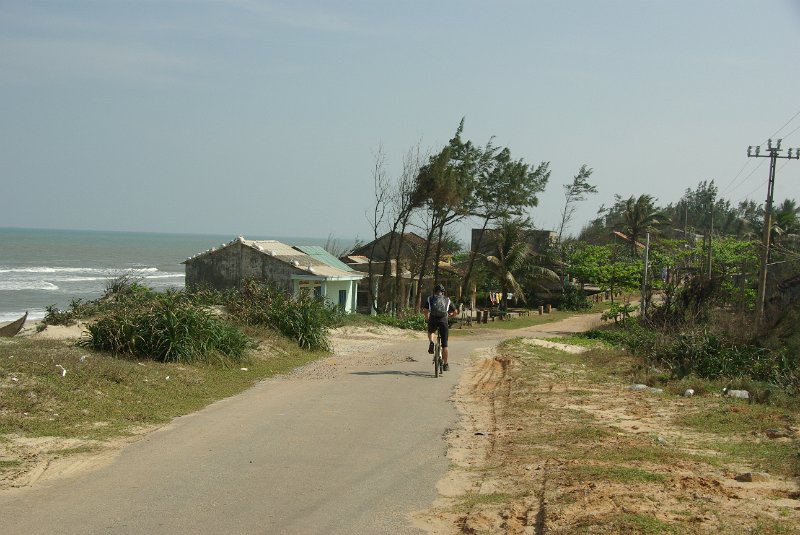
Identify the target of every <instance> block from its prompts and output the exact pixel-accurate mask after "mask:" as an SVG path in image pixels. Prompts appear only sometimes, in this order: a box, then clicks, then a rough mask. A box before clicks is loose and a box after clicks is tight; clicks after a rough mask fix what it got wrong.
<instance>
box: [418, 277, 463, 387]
mask: <svg viewBox="0 0 800 535" xmlns="http://www.w3.org/2000/svg"><path fill="white" fill-rule="evenodd" d="M422 313H423V314H424V315H425V321H427V322H428V342H429V344H428V353H430V354H433V334H434V333H435V332H436V330H437V329H438V330H439V336H440V337H441V340H442V362H443V363H444V365H443V366H442V370H444V371H447V370H449V369H450V366H448V365H447V356H448V351H447V334H448V331H449V328H450V325H449V324H448V322H447V319H448V318H450V317H452V316H455V315H456V314H458V309H457V308H456V307H455V305H453V302H452V301H450V298H449V297H447V296H446V295H444V286H442V285H441V284H437V285H436V286H434V287H433V295H430V296H428V298H427V299H426V300H425V302H424V303H422Z"/></svg>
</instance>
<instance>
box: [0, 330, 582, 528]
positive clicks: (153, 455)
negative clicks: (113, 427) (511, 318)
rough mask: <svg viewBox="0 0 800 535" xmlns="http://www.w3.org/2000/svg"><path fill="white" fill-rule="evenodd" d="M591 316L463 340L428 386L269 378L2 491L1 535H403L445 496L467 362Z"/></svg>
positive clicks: (421, 379)
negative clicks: (67, 472) (106, 460)
mask: <svg viewBox="0 0 800 535" xmlns="http://www.w3.org/2000/svg"><path fill="white" fill-rule="evenodd" d="M596 321H597V319H596V317H595V318H592V317H590V316H589V317H587V316H581V317H577V318H571V319H568V320H565V321H562V322H559V323H554V324H549V325H543V326H540V327H533V328H530V329H526V330H525V331H506V332H495V333H493V334H492V333H484V334H483V335H482V336H481V337H480V338H478V337H469V338H463V337H455V338H453V339H452V343H451V346H452V349H453V351H454V355H453V358H451V371H450V372H447V373H445V375H444V377H443V378H439V379H434V378H433V373H432V372H433V367H432V366H431V364H430V361H429V360H428V357H427V354H425V353H424V351H425V349H426V348H425V345H426V344H425V342H420V341H415V342H413V343H411V342H405V343H399V344H394V345H390V346H387V347H386V348H384V349H383V350H384V351H387V352H390V353H391V354H398V355H401V356H402V355H408V356H413V357H415V358H418V362H402V363H399V364H398V363H395V364H390V365H386V366H381V367H372V368H364V369H356V370H350V371H349V373H346V374H344V375H339V376H338V377H334V378H332V379H325V380H303V379H291V380H275V381H266V382H263V383H261V384H259V385H257V386H256V387H254V388H252V389H251V390H248V391H247V392H244V393H243V394H241V395H238V396H235V397H232V398H229V399H226V400H223V401H221V402H218V403H215V404H213V405H211V406H209V407H207V408H206V409H204V410H202V411H200V412H198V413H195V414H192V415H189V416H185V417H182V418H178V419H177V420H175V421H174V422H173V423H171V424H170V425H168V426H166V427H164V428H162V429H160V430H158V431H156V432H154V433H151V434H149V435H147V436H146V437H145V438H144V439H142V440H140V441H138V442H136V443H134V444H132V445H129V446H127V447H126V448H124V449H123V451H122V452H121V454H120V455H119V457H118V458H117V459H116V460H115V461H114V462H113V463H111V464H109V465H107V466H105V467H103V468H100V469H98V470H95V471H93V472H89V473H87V474H83V475H80V476H77V477H73V478H64V479H60V480H56V481H54V482H48V483H46V484H41V485H36V486H34V487H32V488H29V489H24V490H22V491H20V492H15V493H11V494H5V495H0V532H1V533H3V534H26V535H34V534H40V533H41V534H51V533H58V534H141V533H147V534H167V533H168V534H183V533H186V534H215V535H216V534H258V533H264V534H273V533H274V534H306V533H315V534H316V533H325V534H336V533H342V534H345V533H346V534H360V533H364V534H381V533H386V534H404V533H420V532H419V531H418V530H416V529H413V528H412V527H410V525H409V523H408V517H407V515H408V513H410V512H412V511H416V510H420V509H426V508H427V507H429V506H430V504H431V503H432V502H433V500H434V499H435V498H436V491H435V488H436V482H437V481H438V480H439V479H440V478H441V477H442V476H443V475H444V474H445V472H446V471H447V468H448V462H447V459H446V457H445V453H446V451H445V443H444V441H443V440H442V435H443V433H444V432H445V430H446V429H447V428H449V427H453V426H455V425H456V417H457V415H456V411H455V409H454V407H453V405H452V404H451V403H449V402H448V399H449V397H450V395H451V391H452V389H453V386H454V385H455V384H456V383H457V381H458V376H459V375H460V372H461V371H463V370H464V368H465V366H464V364H465V363H466V362H467V361H468V360H469V357H470V355H471V354H473V353H474V352H476V351H480V348H486V347H491V346H493V345H495V344H496V343H498V342H499V341H500V340H501V339H503V338H508V337H511V336H519V335H523V334H526V335H533V336H549V335H557V334H562V333H568V332H572V331H576V330H584V329H586V328H588V327H589V326H590V325H591V324H592V323H593V322H596Z"/></svg>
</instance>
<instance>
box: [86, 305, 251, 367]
mask: <svg viewBox="0 0 800 535" xmlns="http://www.w3.org/2000/svg"><path fill="white" fill-rule="evenodd" d="M87 330H88V336H85V337H84V338H82V339H81V340H80V341H79V342H78V345H80V346H83V347H88V348H91V349H98V350H106V351H111V352H113V353H119V354H128V355H134V356H137V357H141V358H150V359H154V360H158V361H161V362H191V361H203V360H209V359H211V358H214V357H222V358H224V359H231V360H234V361H240V360H242V359H243V358H244V353H245V350H246V349H247V348H248V347H249V345H250V342H249V339H248V338H247V337H246V336H245V335H244V333H242V332H241V331H239V330H238V329H236V328H235V327H232V326H230V325H228V324H226V323H225V322H223V321H222V320H221V319H219V318H217V317H215V316H213V315H212V314H211V313H210V312H208V311H207V310H205V309H204V308H202V307H199V306H197V305H193V304H192V303H191V301H190V300H188V299H187V298H186V297H185V296H184V295H182V294H181V293H180V292H167V293H164V294H154V295H153V296H152V297H151V298H149V299H147V300H139V301H136V302H129V303H119V304H118V305H117V306H115V307H113V308H112V309H110V310H108V311H107V312H106V313H105V314H104V316H103V317H101V318H100V319H99V320H98V321H96V322H94V323H92V324H90V325H89V326H88V327H87Z"/></svg>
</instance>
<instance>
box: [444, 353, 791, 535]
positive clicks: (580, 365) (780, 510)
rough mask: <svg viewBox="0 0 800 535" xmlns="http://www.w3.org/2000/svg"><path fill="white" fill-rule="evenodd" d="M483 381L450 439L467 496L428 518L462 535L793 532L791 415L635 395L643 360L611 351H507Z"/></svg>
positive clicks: (702, 399) (743, 404)
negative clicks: (447, 522) (448, 523)
mask: <svg viewBox="0 0 800 535" xmlns="http://www.w3.org/2000/svg"><path fill="white" fill-rule="evenodd" d="M584 340H586V339H584ZM560 341H562V342H563V341H564V340H563V339H560ZM485 368H486V369H484V368H481V369H479V370H478V371H476V372H475V373H476V376H477V377H478V378H479V380H478V382H476V383H475V384H470V388H471V390H470V391H468V392H465V393H464V395H466V396H467V398H466V399H465V400H464V403H465V405H464V407H465V409H464V410H465V411H466V412H467V414H468V417H467V418H466V419H465V420H464V421H465V422H466V424H465V425H466V426H467V427H466V428H464V429H459V430H455V431H453V432H452V434H451V437H450V439H449V440H451V441H453V443H452V444H451V446H452V447H454V448H455V451H459V452H463V453H462V454H460V455H458V456H456V457H454V458H455V459H456V460H455V461H454V463H455V465H454V468H452V469H453V470H455V471H456V472H458V473H459V474H453V475H451V479H452V480H454V481H462V480H465V481H469V482H470V484H469V486H467V487H465V489H464V491H463V493H462V494H459V495H456V496H455V497H452V498H451V499H449V501H447V505H444V506H442V507H441V508H440V509H439V510H438V511H437V514H439V515H445V516H448V517H449V518H450V519H451V520H452V522H453V523H454V524H455V525H457V526H460V527H461V529H462V531H463V532H464V533H511V534H514V533H519V534H522V533H533V532H536V533H553V534H561V533H563V534H567V533H608V534H612V533H614V534H616V533H644V534H646V533H654V534H655V533H676V534H677V533H680V534H694V533H697V534H699V533H725V534H736V533H742V532H747V533H759V534H778V533H798V528H797V526H798V525H800V524H799V523H800V516H799V515H800V513H798V511H797V510H796V508H795V507H794V505H793V504H796V500H797V499H798V498H799V497H800V493H798V492H797V487H796V484H795V483H794V482H795V481H796V478H797V477H799V476H800V448H799V447H798V437H797V436H796V433H797V427H798V425H800V412H799V411H798V407H797V406H796V405H794V406H792V407H790V408H788V407H777V406H772V405H765V404H753V403H748V402H747V400H740V399H731V398H725V397H722V396H721V395H720V394H719V392H720V391H719V390H717V388H716V385H713V384H710V383H708V382H706V383H705V389H706V390H704V389H703V387H702V386H701V385H702V384H703V382H702V381H700V380H698V379H694V380H686V381H683V382H681V384H680V386H681V388H688V387H693V388H694V389H696V390H697V392H698V394H696V395H695V396H692V397H685V396H683V395H675V394H676V392H675V390H674V389H672V390H669V389H666V390H665V391H664V392H662V393H657V392H650V391H640V392H636V391H632V390H629V389H628V388H627V386H628V385H629V384H630V383H631V382H632V381H634V380H636V378H637V375H638V374H639V373H640V371H641V360H640V359H639V358H637V357H636V356H634V355H632V354H631V353H630V352H627V351H621V350H620V348H618V347H609V345H608V343H606V344H605V347H603V348H599V347H595V348H592V349H590V350H589V351H588V352H584V353H581V354H571V353H566V352H562V351H558V350H554V349H545V348H542V347H538V346H534V345H531V344H529V343H527V341H526V339H516V340H511V341H509V342H506V343H505V344H503V345H501V347H500V348H499V350H498V354H497V356H496V357H495V359H494V360H487V361H486V362H485ZM489 368H491V369H492V371H489ZM675 386H677V385H675ZM681 394H682V392H681ZM482 405H488V407H484V408H481V406H482ZM474 411H476V412H474ZM482 411H488V412H487V413H488V414H491V415H492V418H491V420H488V421H487V420H486V419H485V418H483V419H482V418H481V416H480V415H481V414H484V412H482ZM793 433H795V435H792V434H793ZM780 436H794V437H795V438H793V439H792V438H779V437H780ZM465 454H466V457H464V455H465ZM751 474H755V476H752V475H751ZM737 477H738V478H739V480H737V479H735V478H737ZM748 477H755V478H757V479H755V480H756V481H758V482H757V483H751V482H748V480H747V478H748Z"/></svg>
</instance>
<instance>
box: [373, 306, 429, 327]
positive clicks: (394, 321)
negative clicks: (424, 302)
mask: <svg viewBox="0 0 800 535" xmlns="http://www.w3.org/2000/svg"><path fill="white" fill-rule="evenodd" d="M375 320H376V321H377V322H378V323H381V324H383V325H389V326H390V327H397V328H399V329H409V330H412V331H427V329H428V324H427V322H426V321H425V316H423V315H422V314H420V313H415V312H414V311H413V310H406V311H403V312H402V313H401V314H399V315H398V316H392V315H390V314H379V315H377V316H375Z"/></svg>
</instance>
